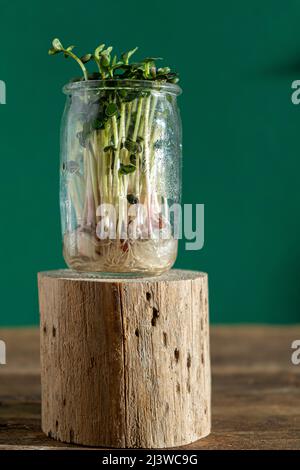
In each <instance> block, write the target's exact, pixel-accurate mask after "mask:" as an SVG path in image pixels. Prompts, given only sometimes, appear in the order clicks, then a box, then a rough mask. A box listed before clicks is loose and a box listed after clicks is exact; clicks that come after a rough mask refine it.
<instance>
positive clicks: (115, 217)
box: [60, 80, 181, 274]
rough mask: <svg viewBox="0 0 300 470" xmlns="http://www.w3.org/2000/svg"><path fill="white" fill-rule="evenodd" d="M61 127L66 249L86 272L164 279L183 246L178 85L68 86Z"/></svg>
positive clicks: (66, 254)
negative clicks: (178, 210) (179, 234)
mask: <svg viewBox="0 0 300 470" xmlns="http://www.w3.org/2000/svg"><path fill="white" fill-rule="evenodd" d="M63 91H64V93H65V94H66V95H67V102H66V106H65V111H64V115H63V119H62V129H61V173H60V175H61V178H60V206H61V220H62V234H63V252H64V258H65V261H66V263H67V265H68V266H69V267H70V268H72V269H75V270H78V271H88V272H96V271H97V272H99V271H100V272H107V273H127V274H129V273H140V274H143V273H144V274H160V273H162V272H164V271H167V270H168V269H170V268H171V267H172V265H173V264H174V262H175V259H176V256H177V244H178V241H177V239H176V236H175V234H174V210H173V209H174V207H175V206H176V204H179V203H180V196H181V121H180V116H179V110H178V108H177V103H176V97H177V96H178V95H179V94H180V92H181V89H180V88H179V86H178V85H175V84H170V83H158V82H151V81H140V80H139V81H133V80H106V81H80V82H74V83H69V84H67V85H66V86H65V87H64V89H63Z"/></svg>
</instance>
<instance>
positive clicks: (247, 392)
mask: <svg viewBox="0 0 300 470" xmlns="http://www.w3.org/2000/svg"><path fill="white" fill-rule="evenodd" d="M38 338H39V334H38V331H37V330H34V329H15V330H7V329H6V330H3V329H2V330H0V339H4V340H5V341H6V343H7V350H8V351H7V354H8V356H7V361H8V363H7V365H6V366H0V450H4V449H49V450H50V449H58V448H60V449H64V448H68V449H69V448H74V449H77V448H79V447H77V446H71V445H66V444H61V443H59V442H57V441H54V440H52V439H49V438H48V437H46V436H45V435H44V434H43V433H42V432H41V430H40V379H39V340H38ZM294 339H300V328H299V326H297V327H296V326H295V327H260V326H246V327H245V326H243V327H240V326H235V327H231V326H230V327H213V328H212V329H211V353H212V366H213V367H212V370H213V383H212V391H213V401H212V412H213V431H212V434H211V435H210V436H209V437H207V438H205V439H202V440H200V441H198V442H197V443H194V444H191V445H188V446H184V448H185V449H298V450H299V449H300V393H299V388H300V366H294V365H292V364H291V360H290V356H291V343H292V341H293V340H294ZM80 449H82V447H80Z"/></svg>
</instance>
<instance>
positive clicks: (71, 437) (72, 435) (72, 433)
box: [70, 428, 74, 443]
mask: <svg viewBox="0 0 300 470" xmlns="http://www.w3.org/2000/svg"><path fill="white" fill-rule="evenodd" d="M70 442H71V443H73V442H74V431H73V429H72V428H71V429H70Z"/></svg>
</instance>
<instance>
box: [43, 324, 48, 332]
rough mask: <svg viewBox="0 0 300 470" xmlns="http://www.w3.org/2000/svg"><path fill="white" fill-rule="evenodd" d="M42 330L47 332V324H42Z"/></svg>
mask: <svg viewBox="0 0 300 470" xmlns="http://www.w3.org/2000/svg"><path fill="white" fill-rule="evenodd" d="M43 332H44V333H45V334H46V333H47V326H46V325H44V328H43Z"/></svg>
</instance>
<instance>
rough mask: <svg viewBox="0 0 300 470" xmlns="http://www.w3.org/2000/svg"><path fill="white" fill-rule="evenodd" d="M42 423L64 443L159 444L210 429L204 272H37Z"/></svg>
mask: <svg viewBox="0 0 300 470" xmlns="http://www.w3.org/2000/svg"><path fill="white" fill-rule="evenodd" d="M39 296H40V313H41V372H42V374H41V375H42V429H43V430H44V431H45V433H46V434H47V435H49V436H50V437H54V438H56V439H58V440H60V441H63V442H71V443H77V444H84V445H90V446H110V447H121V448H124V447H129V448H132V447H133V448H135V447H138V448H164V447H171V446H172V447H173V446H178V445H184V444H189V443H191V442H194V441H196V440H198V439H200V438H201V437H204V436H207V434H209V432H210V423H211V412H210V401H211V399H210V398H211V397H210V381H211V380H210V357H209V332H208V285H207V275H206V274H204V273H197V272H192V271H178V270H172V271H170V272H168V273H166V274H164V275H162V276H159V277H151V278H147V277H143V278H125V277H123V278H121V279H118V278H116V277H112V278H107V277H102V276H100V275H96V274H95V275H92V277H91V275H90V274H89V275H84V274H82V273H79V274H78V273H73V272H70V271H67V272H62V271H59V272H55V271H54V272H48V273H40V275H39Z"/></svg>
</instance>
